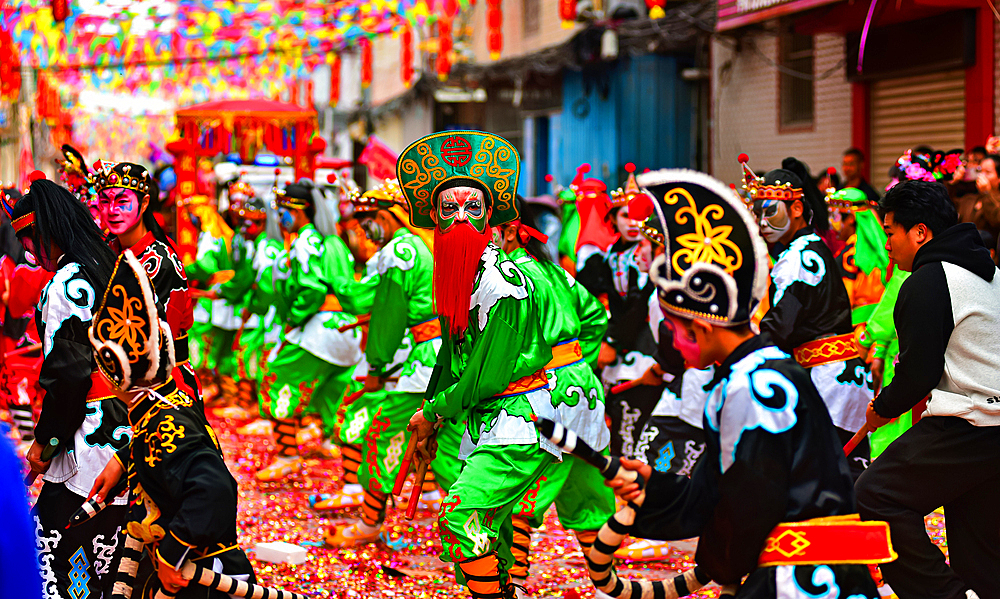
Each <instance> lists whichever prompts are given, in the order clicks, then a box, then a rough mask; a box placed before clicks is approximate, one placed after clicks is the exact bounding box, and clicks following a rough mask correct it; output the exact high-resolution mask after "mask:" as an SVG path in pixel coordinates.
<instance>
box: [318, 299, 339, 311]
mask: <svg viewBox="0 0 1000 599" xmlns="http://www.w3.org/2000/svg"><path fill="white" fill-rule="evenodd" d="M343 310H344V308H342V307H341V305H340V300H338V299H337V296H335V295H328V296H326V299H325V300H323V305H322V306H320V307H319V311H320V312H342V311H343Z"/></svg>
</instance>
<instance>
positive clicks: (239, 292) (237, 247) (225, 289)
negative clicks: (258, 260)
mask: <svg viewBox="0 0 1000 599" xmlns="http://www.w3.org/2000/svg"><path fill="white" fill-rule="evenodd" d="M232 262H233V273H234V274H233V278H232V279H230V280H229V281H226V282H225V283H222V284H221V285H219V297H221V298H222V299H224V300H226V301H227V302H229V303H230V304H232V305H233V306H236V307H237V308H240V307H243V306H244V305H245V304H246V303H247V300H248V298H247V295H248V294H249V293H250V288H251V287H252V286H253V284H254V279H256V278H257V273H256V272H255V271H254V269H253V252H252V249H251V248H249V247H247V246H246V244H245V243H244V241H243V240H242V238H240V237H233V260H232Z"/></svg>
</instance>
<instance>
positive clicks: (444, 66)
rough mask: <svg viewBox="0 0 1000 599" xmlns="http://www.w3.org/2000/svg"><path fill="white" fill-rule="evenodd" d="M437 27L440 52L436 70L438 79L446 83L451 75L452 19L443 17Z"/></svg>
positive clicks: (435, 62)
mask: <svg viewBox="0 0 1000 599" xmlns="http://www.w3.org/2000/svg"><path fill="white" fill-rule="evenodd" d="M437 27H438V51H437V59H436V60H435V61H434V69H435V70H436V71H437V75H438V79H440V80H441V81H445V80H447V79H448V75H449V74H450V73H451V47H452V44H451V19H449V18H448V17H441V18H440V19H438V22H437Z"/></svg>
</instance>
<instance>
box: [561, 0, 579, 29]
mask: <svg viewBox="0 0 1000 599" xmlns="http://www.w3.org/2000/svg"><path fill="white" fill-rule="evenodd" d="M559 18H560V19H562V26H563V28H565V29H569V28H571V27H572V26H573V21H575V20H576V0H559Z"/></svg>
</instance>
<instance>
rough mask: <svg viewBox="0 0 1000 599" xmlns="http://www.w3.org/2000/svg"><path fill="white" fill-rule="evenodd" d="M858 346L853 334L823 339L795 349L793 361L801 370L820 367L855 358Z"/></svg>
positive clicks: (857, 354)
mask: <svg viewBox="0 0 1000 599" xmlns="http://www.w3.org/2000/svg"><path fill="white" fill-rule="evenodd" d="M860 355H861V354H859V353H858V346H857V345H856V344H855V343H854V333H844V334H843V335H837V336H836V337H823V338H822V339H816V340H815V341H810V342H808V343H803V344H802V345H800V346H798V347H796V348H795V349H793V350H792V356H794V357H795V361H796V362H798V363H799V364H800V365H802V367H803V368H812V367H813V366H822V365H823V364H831V363H833V362H842V361H843V360H850V359H851V358H857V357H858V356H860Z"/></svg>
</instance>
